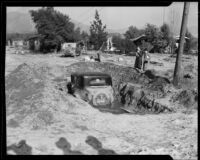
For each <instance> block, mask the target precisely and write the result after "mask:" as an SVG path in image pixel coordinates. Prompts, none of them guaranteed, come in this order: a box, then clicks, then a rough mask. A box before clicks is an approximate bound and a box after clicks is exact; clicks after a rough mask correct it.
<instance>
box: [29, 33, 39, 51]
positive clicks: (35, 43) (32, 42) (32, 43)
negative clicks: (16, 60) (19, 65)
mask: <svg viewBox="0 0 200 160" xmlns="http://www.w3.org/2000/svg"><path fill="white" fill-rule="evenodd" d="M40 39H41V35H34V36H31V37H29V38H28V40H27V45H28V48H29V49H30V50H33V51H39V50H40V46H41V43H40Z"/></svg>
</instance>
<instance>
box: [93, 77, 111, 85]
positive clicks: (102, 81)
mask: <svg viewBox="0 0 200 160" xmlns="http://www.w3.org/2000/svg"><path fill="white" fill-rule="evenodd" d="M89 85H90V86H108V85H109V83H108V82H107V81H106V79H105V78H95V79H91V80H90V81H89Z"/></svg>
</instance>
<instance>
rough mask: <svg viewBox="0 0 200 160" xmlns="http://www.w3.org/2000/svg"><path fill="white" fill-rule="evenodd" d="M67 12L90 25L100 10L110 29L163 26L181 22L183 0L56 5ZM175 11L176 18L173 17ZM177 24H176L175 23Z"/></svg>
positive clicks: (192, 15) (192, 21)
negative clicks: (150, 4)
mask: <svg viewBox="0 0 200 160" xmlns="http://www.w3.org/2000/svg"><path fill="white" fill-rule="evenodd" d="M38 8H39V7H8V8H7V11H8V12H12V11H18V12H27V11H28V10H30V9H38ZM54 9H56V10H58V11H60V12H62V13H64V14H67V15H68V16H69V17H70V18H72V19H74V20H76V21H78V22H81V23H83V24H87V25H90V23H91V22H92V21H93V19H94V14H95V10H98V11H99V14H100V18H101V19H102V22H103V24H106V26H107V28H109V29H123V28H127V27H129V26H131V25H133V26H136V27H138V28H142V27H144V26H145V24H147V23H151V24H155V25H157V26H161V25H162V24H163V22H168V23H172V19H174V21H175V22H174V23H179V24H180V23H181V19H182V13H183V2H174V3H172V4H171V5H170V6H168V7H54ZM173 11H174V12H175V16H176V17H175V18H172V17H173V14H172V13H173ZM188 24H189V25H198V2H191V3H190V11H189V18H188ZM174 25H176V24H174Z"/></svg>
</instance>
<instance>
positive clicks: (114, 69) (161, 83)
mask: <svg viewBox="0 0 200 160" xmlns="http://www.w3.org/2000/svg"><path fill="white" fill-rule="evenodd" d="M94 71H96V72H103V73H108V74H110V75H111V77H112V80H113V87H114V90H115V92H116V93H118V86H119V84H120V83H121V82H123V83H127V82H128V83H133V84H140V85H144V86H147V88H148V89H149V90H153V91H156V92H158V93H156V95H155V96H156V97H163V95H165V94H166V93H165V90H166V89H165V88H166V86H168V84H169V83H170V82H169V80H167V79H166V78H164V77H158V76H155V73H154V72H153V71H146V72H145V73H144V74H142V73H139V72H138V71H137V70H136V69H134V68H132V67H124V66H119V65H116V64H112V63H108V62H101V63H95V62H94V63H91V62H78V63H75V64H72V65H70V66H67V67H66V73H68V74H71V73H72V72H94ZM160 92H161V93H160ZM163 92H164V93H163ZM157 94H158V95H159V94H162V96H158V95H157Z"/></svg>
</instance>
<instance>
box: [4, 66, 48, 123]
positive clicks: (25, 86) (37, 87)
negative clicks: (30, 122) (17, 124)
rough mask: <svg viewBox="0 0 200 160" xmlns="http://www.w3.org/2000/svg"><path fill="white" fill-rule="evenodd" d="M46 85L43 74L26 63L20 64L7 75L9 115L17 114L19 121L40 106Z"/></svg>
mask: <svg viewBox="0 0 200 160" xmlns="http://www.w3.org/2000/svg"><path fill="white" fill-rule="evenodd" d="M44 87H45V83H44V80H43V78H42V75H40V74H39V73H38V72H36V71H35V70H33V69H32V68H31V67H30V66H28V65H27V64H25V63H24V64H22V65H19V66H18V67H17V68H16V69H15V70H14V71H13V72H11V74H9V75H8V76H7V77H6V83H5V88H6V114H7V116H9V115H12V114H15V116H14V117H15V118H16V119H17V121H18V120H20V119H23V118H24V117H26V116H27V115H28V114H30V113H32V111H33V110H35V109H36V108H38V107H40V105H39V103H41V101H42V97H43V95H42V92H43V90H44ZM16 119H15V120H16Z"/></svg>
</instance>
